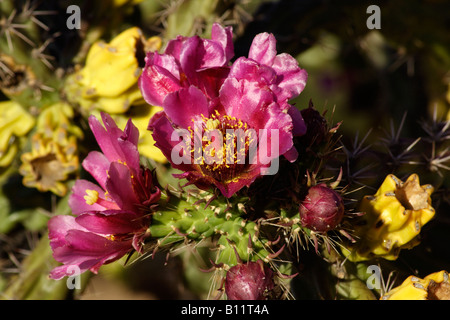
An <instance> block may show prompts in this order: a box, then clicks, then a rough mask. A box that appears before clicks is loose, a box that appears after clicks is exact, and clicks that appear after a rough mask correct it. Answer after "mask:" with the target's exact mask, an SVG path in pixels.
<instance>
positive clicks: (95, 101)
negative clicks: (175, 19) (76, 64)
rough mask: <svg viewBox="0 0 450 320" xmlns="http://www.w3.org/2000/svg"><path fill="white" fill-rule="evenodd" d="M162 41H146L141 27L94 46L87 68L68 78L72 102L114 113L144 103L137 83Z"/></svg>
mask: <svg viewBox="0 0 450 320" xmlns="http://www.w3.org/2000/svg"><path fill="white" fill-rule="evenodd" d="M160 47H161V39H160V38H159V37H152V38H150V39H148V40H146V39H145V38H144V37H143V35H142V32H141V30H140V29H139V28H137V27H133V28H130V29H127V30H125V31H123V32H122V33H120V34H119V35H118V36H116V37H115V38H114V39H113V40H112V41H111V42H110V43H106V42H104V41H98V42H96V43H94V44H93V45H92V47H91V48H90V50H89V52H88V54H87V57H86V63H85V66H84V67H83V68H82V69H81V70H79V71H78V72H76V73H74V74H73V75H72V76H70V77H68V80H67V83H66V92H67V94H68V97H69V100H71V101H73V102H75V103H79V104H80V106H81V107H82V108H83V109H84V110H85V111H87V114H89V113H90V112H92V110H95V109H98V110H102V111H106V112H108V113H111V114H116V113H124V112H126V111H127V110H128V109H129V108H130V106H131V105H132V104H135V103H136V104H139V103H142V102H143V98H142V95H141V92H140V90H139V88H138V85H137V81H138V78H139V76H140V74H141V64H142V62H143V58H144V56H145V52H146V51H149V50H158V49H159V48H160Z"/></svg>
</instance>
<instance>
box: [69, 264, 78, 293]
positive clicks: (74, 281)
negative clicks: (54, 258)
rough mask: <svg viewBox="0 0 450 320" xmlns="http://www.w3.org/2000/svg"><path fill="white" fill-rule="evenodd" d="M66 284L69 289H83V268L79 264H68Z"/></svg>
mask: <svg viewBox="0 0 450 320" xmlns="http://www.w3.org/2000/svg"><path fill="white" fill-rule="evenodd" d="M67 274H69V276H68V277H67V280H66V286H67V289H69V290H74V289H81V270H80V268H79V267H78V266H68V267H67Z"/></svg>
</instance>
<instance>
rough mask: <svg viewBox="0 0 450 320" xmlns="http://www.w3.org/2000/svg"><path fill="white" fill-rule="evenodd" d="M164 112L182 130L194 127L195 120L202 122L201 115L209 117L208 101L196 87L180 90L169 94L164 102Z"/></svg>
mask: <svg viewBox="0 0 450 320" xmlns="http://www.w3.org/2000/svg"><path fill="white" fill-rule="evenodd" d="M164 112H165V113H166V114H167V116H168V117H169V118H170V119H171V120H172V121H173V123H175V124H176V125H178V126H180V127H181V128H185V129H187V128H188V127H189V126H193V120H194V121H195V120H201V115H202V114H203V115H204V116H208V112H209V111H208V101H207V100H206V97H205V95H204V94H203V93H202V92H201V91H200V90H199V89H198V88H196V87H194V86H190V87H189V88H185V89H180V90H179V91H177V92H173V93H171V94H169V95H168V96H167V97H166V99H165V100H164Z"/></svg>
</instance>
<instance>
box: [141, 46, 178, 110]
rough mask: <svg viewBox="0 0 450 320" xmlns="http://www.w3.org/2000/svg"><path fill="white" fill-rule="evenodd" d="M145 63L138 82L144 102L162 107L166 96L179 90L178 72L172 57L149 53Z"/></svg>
mask: <svg viewBox="0 0 450 320" xmlns="http://www.w3.org/2000/svg"><path fill="white" fill-rule="evenodd" d="M146 61H147V63H146V66H145V67H144V70H143V71H142V74H141V76H140V77H139V80H138V85H139V89H140V91H141V93H142V97H143V98H144V100H145V101H146V102H147V103H149V104H151V105H155V106H162V105H163V101H164V98H165V97H166V96H167V94H169V93H171V92H174V91H177V90H178V89H180V88H181V83H180V71H179V67H178V64H177V62H176V61H175V59H174V57H172V56H170V55H167V54H165V55H159V54H158V53H149V54H148V55H147V60H146Z"/></svg>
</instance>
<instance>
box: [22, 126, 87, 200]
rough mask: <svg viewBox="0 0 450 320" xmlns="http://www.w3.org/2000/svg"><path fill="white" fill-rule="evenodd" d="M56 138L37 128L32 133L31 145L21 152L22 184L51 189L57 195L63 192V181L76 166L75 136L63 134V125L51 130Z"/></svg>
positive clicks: (77, 163)
mask: <svg viewBox="0 0 450 320" xmlns="http://www.w3.org/2000/svg"><path fill="white" fill-rule="evenodd" d="M54 136H55V137H56V139H53V138H48V137H45V136H44V135H43V134H42V133H40V132H38V133H36V134H34V135H33V137H32V141H31V142H32V149H31V151H30V152H27V153H24V154H22V156H21V160H22V165H21V166H20V168H19V172H20V174H22V175H23V176H24V177H23V184H24V185H25V186H27V187H34V188H37V189H38V190H39V191H43V192H45V191H51V192H53V193H54V194H56V195H58V196H64V195H65V194H66V193H67V186H66V184H65V181H66V180H67V178H68V176H69V175H70V174H72V173H74V172H75V171H76V170H77V169H78V165H79V161H78V156H77V153H76V150H77V141H76V137H75V136H69V137H67V134H66V131H65V130H64V129H63V128H58V129H57V130H56V132H55V134H54Z"/></svg>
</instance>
